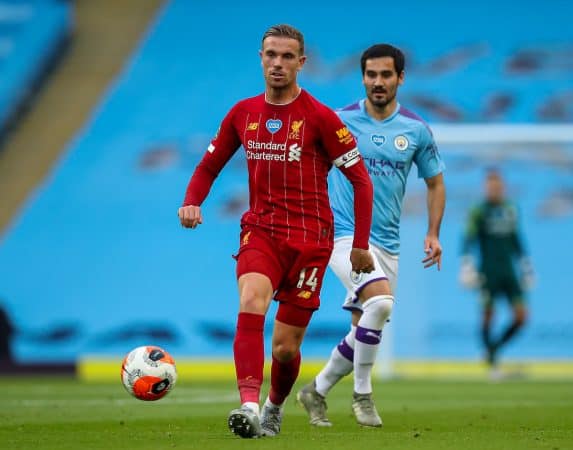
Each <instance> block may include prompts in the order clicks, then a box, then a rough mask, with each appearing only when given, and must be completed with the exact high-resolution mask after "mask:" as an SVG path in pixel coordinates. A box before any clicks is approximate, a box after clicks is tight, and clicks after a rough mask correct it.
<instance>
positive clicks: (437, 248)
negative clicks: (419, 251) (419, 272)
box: [422, 236, 442, 270]
mask: <svg viewBox="0 0 573 450" xmlns="http://www.w3.org/2000/svg"><path fill="white" fill-rule="evenodd" d="M424 253H426V257H425V258H424V259H423V260H422V263H423V264H424V269H426V268H428V267H431V266H433V265H434V264H437V265H438V270H440V269H441V268H442V245H441V244H440V240H439V239H438V237H437V236H426V239H424Z"/></svg>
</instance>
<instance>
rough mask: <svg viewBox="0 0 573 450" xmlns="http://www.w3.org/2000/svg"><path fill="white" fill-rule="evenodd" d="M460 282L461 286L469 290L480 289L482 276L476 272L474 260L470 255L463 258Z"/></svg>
mask: <svg viewBox="0 0 573 450" xmlns="http://www.w3.org/2000/svg"><path fill="white" fill-rule="evenodd" d="M459 281H460V283H461V285H462V286H463V287H465V288H467V289H475V288H477V287H479V284H480V276H479V273H478V271H477V270H476V266H475V264H474V259H473V258H472V257H471V256H469V255H466V256H463V257H462V265H461V267H460V274H459Z"/></svg>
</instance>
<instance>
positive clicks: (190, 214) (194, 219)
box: [177, 205, 203, 228]
mask: <svg viewBox="0 0 573 450" xmlns="http://www.w3.org/2000/svg"><path fill="white" fill-rule="evenodd" d="M177 215H178V216H179V220H180V221H181V225H182V226H184V227H185V228H195V227H196V226H197V225H199V224H201V223H203V216H202V215H201V207H200V206H194V205H189V206H182V207H181V208H179V211H177Z"/></svg>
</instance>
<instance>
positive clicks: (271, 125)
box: [265, 119, 283, 134]
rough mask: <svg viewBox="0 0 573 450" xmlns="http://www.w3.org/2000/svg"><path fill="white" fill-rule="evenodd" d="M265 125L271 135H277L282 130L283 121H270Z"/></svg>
mask: <svg viewBox="0 0 573 450" xmlns="http://www.w3.org/2000/svg"><path fill="white" fill-rule="evenodd" d="M265 125H266V127H267V130H269V133H271V134H275V133H276V132H277V131H279V130H280V129H281V128H282V126H283V121H282V120H280V119H269V120H267V123H266V124H265Z"/></svg>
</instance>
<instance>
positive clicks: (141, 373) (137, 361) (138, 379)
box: [121, 345, 177, 400]
mask: <svg viewBox="0 0 573 450" xmlns="http://www.w3.org/2000/svg"><path fill="white" fill-rule="evenodd" d="M121 381H122V383H123V386H124V387H125V389H126V390H127V392H129V393H130V394H131V395H133V396H134V397H136V398H138V399H140V400H159V399H160V398H163V397H165V396H166V395H167V394H168V393H169V392H170V391H171V390H172V389H173V387H174V386H175V382H176V381H177V370H176V369H175V361H174V360H173V358H172V357H171V355H170V354H169V353H167V352H166V351H165V350H163V349H162V348H160V347H157V346H154V345H146V346H143V347H137V348H135V349H133V350H132V351H130V352H129V353H128V354H127V356H126V357H125V358H123V363H122V365H121Z"/></svg>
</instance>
